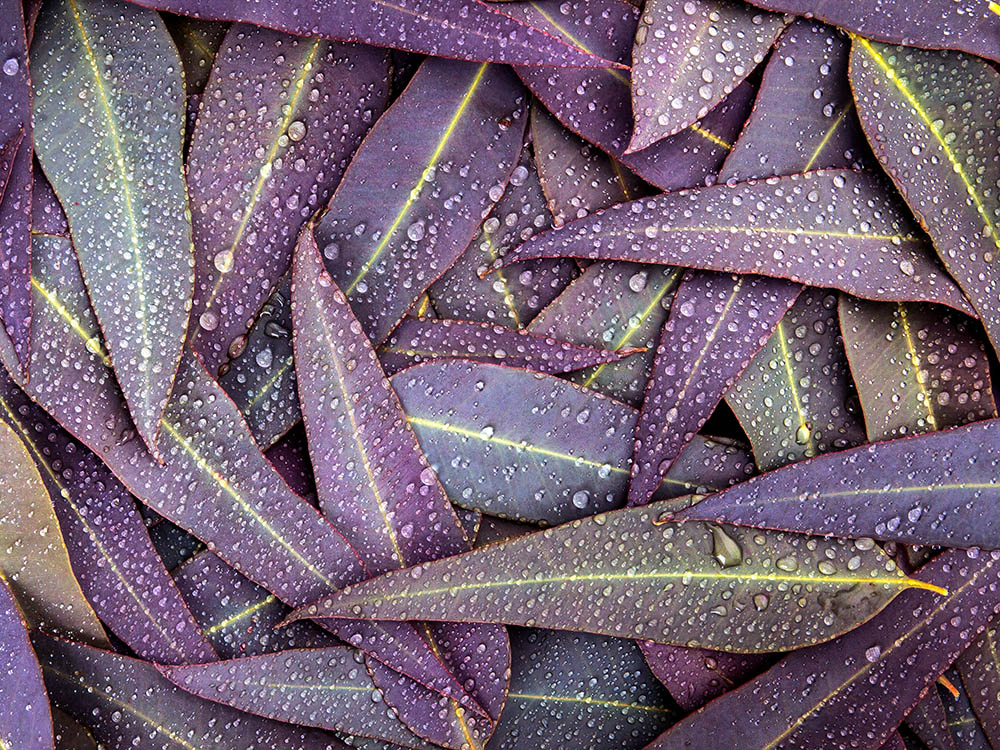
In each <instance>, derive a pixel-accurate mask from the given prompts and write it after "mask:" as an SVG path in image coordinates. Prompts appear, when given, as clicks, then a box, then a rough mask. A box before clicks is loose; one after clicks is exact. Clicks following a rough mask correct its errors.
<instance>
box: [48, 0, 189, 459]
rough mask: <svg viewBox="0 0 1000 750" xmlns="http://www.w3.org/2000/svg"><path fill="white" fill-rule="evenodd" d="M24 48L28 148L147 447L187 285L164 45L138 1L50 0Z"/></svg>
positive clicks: (177, 99)
mask: <svg viewBox="0 0 1000 750" xmlns="http://www.w3.org/2000/svg"><path fill="white" fill-rule="evenodd" d="M31 58H32V66H31V80H32V85H33V87H34V89H35V92H36V96H35V101H34V108H33V115H34V124H35V148H36V151H37V154H38V158H39V161H40V162H41V164H42V168H43V169H44V170H45V174H46V176H47V177H48V178H49V181H50V182H51V183H52V186H53V188H55V192H56V194H57V195H58V196H59V200H60V202H61V203H62V204H63V208H64V209H65V210H66V214H67V217H68V218H69V225H70V231H71V233H72V235H73V242H74V245H75V247H76V251H77V255H78V256H79V258H80V265H81V267H82V268H83V275H84V278H85V279H86V281H87V290H88V292H89V295H90V297H91V300H92V302H93V304H94V309H95V312H96V313H97V319H98V320H99V321H100V323H101V329H102V331H103V332H104V334H105V337H106V338H107V343H108V350H109V356H110V357H111V359H112V362H113V364H114V367H115V377H116V378H117V380H118V382H119V383H121V386H122V391H123V393H124V394H125V400H126V403H127V404H128V407H129V412H130V413H131V414H132V416H133V418H134V420H135V425H136V429H137V430H138V431H139V434H140V435H141V436H142V439H143V440H144V441H145V442H146V444H147V445H148V446H149V447H150V449H151V450H153V451H154V452H156V439H157V435H158V434H159V429H160V417H161V416H162V414H163V410H164V407H165V406H166V402H167V399H168V397H169V396H170V391H171V388H172V387H173V382H174V374H175V373H176V371H177V367H178V363H179V361H180V358H181V348H182V345H183V341H184V333H185V330H186V329H187V321H188V311H189V309H190V303H191V289H192V280H191V277H192V247H191V220H190V214H189V209H188V203H187V195H186V194H185V189H184V179H183V172H182V167H181V144H182V138H183V132H184V84H183V79H182V76H181V63H180V59H179V58H178V56H177V49H176V48H175V47H174V45H173V42H172V41H171V39H170V35H169V34H168V33H167V30H166V27H165V26H164V25H163V21H162V20H161V19H160V17H159V16H158V15H157V14H156V13H153V12H152V11H147V10H142V9H140V8H137V7H136V6H134V5H128V4H126V3H124V2H108V1H107V0H100V1H99V0H63V1H62V2H54V3H51V4H49V5H48V6H47V7H46V12H45V13H43V14H41V16H40V18H39V22H38V27H37V30H36V34H35V39H34V42H33V44H32V49H31ZM143 102H145V104H144V103H143ZM154 108H155V110H154ZM153 206H156V210H155V211H153V210H151V209H152V207H153Z"/></svg>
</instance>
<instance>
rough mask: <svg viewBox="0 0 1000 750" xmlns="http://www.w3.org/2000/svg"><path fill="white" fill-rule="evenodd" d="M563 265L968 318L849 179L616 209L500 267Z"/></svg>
mask: <svg viewBox="0 0 1000 750" xmlns="http://www.w3.org/2000/svg"><path fill="white" fill-rule="evenodd" d="M560 257H574V258H587V259H590V260H629V261H635V262H639V263H658V264H664V265H676V266H686V267H691V268H701V269H708V270H714V271H725V272H728V273H743V274H746V273H759V274H763V275H766V276H773V277H776V278H782V279H791V280H793V281H798V282H800V283H804V284H811V285H813V286H820V287H832V288H835V289H842V290H843V291H846V292H850V293H851V294H854V295H856V296H859V297H864V298H866V299H880V300H887V301H900V300H903V301H927V302H939V303H941V304H944V305H947V306H949V307H953V308H955V309H956V310H961V311H963V312H970V307H969V304H968V302H966V300H965V298H964V297H963V296H962V293H961V291H960V290H959V289H958V287H957V286H956V285H955V284H954V282H952V281H951V279H950V278H949V277H948V276H947V275H945V273H944V272H943V270H942V269H941V267H940V265H939V264H938V261H937V259H936V258H935V257H934V256H933V255H931V254H929V253H928V247H927V243H926V241H925V240H924V238H923V235H922V234H921V233H920V231H919V229H918V228H917V227H916V226H915V225H914V224H913V223H912V222H911V221H910V219H909V218H908V217H907V215H906V214H905V212H904V209H903V207H902V206H899V205H898V204H896V203H895V202H894V201H892V199H891V194H890V192H889V189H888V187H887V186H886V185H885V183H884V182H882V181H881V180H880V179H879V178H877V177H874V176H871V175H867V174H864V173H861V172H853V171H849V170H827V171H821V172H809V173H806V174H799V175H790V176H787V177H778V178H772V179H767V180H758V181H750V182H743V183H737V184H732V185H729V184H724V185H715V186H712V187H707V188H699V189H695V190H683V191H681V192H678V193H668V194H666V195H658V196H653V197H651V198H644V199H640V200H637V201H632V202H631V203H624V204H620V205H617V206H612V207H611V208H609V209H607V210H606V211H602V212H599V213H597V214H593V215H591V216H588V217H586V218H583V219H580V220H578V221H574V222H571V223H569V224H567V225H566V226H565V227H563V228H561V229H555V230H553V231H551V232H545V233H544V234H541V235H538V236H537V237H534V238H532V239H530V240H528V241H527V242H526V243H524V244H523V245H522V246H521V247H520V248H518V249H517V250H515V251H513V252H511V253H508V254H507V255H506V256H504V258H503V259H501V261H500V262H499V263H498V265H504V266H506V265H509V264H511V263H515V262H518V261H521V260H528V259H532V258H560Z"/></svg>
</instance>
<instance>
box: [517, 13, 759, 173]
mask: <svg viewBox="0 0 1000 750" xmlns="http://www.w3.org/2000/svg"><path fill="white" fill-rule="evenodd" d="M505 10H506V11H507V12H509V13H512V14H516V15H517V17H518V18H521V19H523V20H525V21H526V22H530V23H534V24H537V25H539V26H540V27H542V28H545V29H546V30H547V31H548V32H549V33H551V34H553V35H555V36H557V37H561V38H563V39H566V40H571V41H572V43H573V44H575V45H577V46H579V47H581V48H583V49H589V50H592V51H593V52H594V53H595V54H598V55H600V56H602V57H605V58H607V59H609V60H614V61H617V62H620V63H623V64H626V65H627V64H629V63H630V62H631V56H632V42H633V39H634V38H635V34H636V28H637V26H638V18H639V11H638V10H636V8H635V7H634V6H633V5H631V4H630V3H627V2H624V0H598V1H596V2H587V3H584V2H581V1H580V0H574V1H573V2H565V3H561V4H560V5H558V6H553V7H551V8H545V7H543V6H540V5H538V4H536V3H513V4H511V5H509V6H505ZM595 17H596V18H600V19H601V21H600V22H599V23H595V22H594V21H593V19H594V18H595ZM516 69H517V73H518V75H519V76H520V77H521V80H523V81H524V83H525V85H527V86H528V88H530V89H531V91H532V93H534V94H535V96H537V97H538V99H539V100H540V101H541V102H542V104H544V105H545V107H546V108H547V109H548V110H549V111H550V112H552V113H553V114H554V115H555V116H556V117H557V118H558V119H559V121H560V122H562V123H563V125H565V126H566V127H567V128H569V129H570V130H572V131H573V132H574V133H576V134H577V135H579V136H581V137H582V138H584V139H586V140H588V141H590V142H591V143H593V144H594V145H596V146H598V147H599V148H601V149H602V150H604V151H606V152H607V153H609V154H610V155H611V156H613V157H615V158H616V159H618V160H619V161H621V163H622V164H624V165H625V166H626V167H628V168H629V169H631V170H632V171H633V172H635V173H636V174H638V175H639V176H640V177H642V178H643V179H644V180H646V181H647V182H649V183H651V184H653V185H656V186H657V187H659V188H661V189H663V190H677V189H680V188H685V187H690V186H692V185H696V184H698V183H699V182H702V181H703V180H704V179H705V178H706V177H708V176H710V175H712V174H714V172H715V171H716V170H717V169H718V168H719V165H720V164H721V163H722V160H723V159H724V158H725V156H726V153H727V152H728V151H729V149H730V148H731V147H732V142H733V140H734V139H735V138H736V136H737V135H738V134H739V130H740V126H741V125H742V124H743V121H744V120H746V116H747V112H748V109H749V106H750V100H751V98H752V96H753V92H752V88H751V87H750V86H749V85H746V86H740V87H739V88H737V89H736V91H734V92H733V93H732V94H731V95H730V96H729V97H727V99H726V100H725V101H724V102H723V103H722V104H721V105H719V106H718V107H716V108H715V109H714V110H713V111H712V112H710V113H709V114H708V115H707V116H706V117H705V118H704V119H702V120H700V121H699V122H698V123H696V124H695V125H692V126H691V127H689V128H687V129H686V130H684V131H682V132H681V133H678V134H677V135H675V136H672V137H671V138H669V139H667V140H664V141H662V142H661V143H657V144H656V145H655V146H654V147H651V148H648V149H644V150H642V151H639V152H637V153H633V154H626V153H625V151H626V148H627V147H628V143H629V138H630V136H631V133H632V104H631V91H630V82H629V75H628V73H627V72H625V71H621V70H617V69H615V68H594V69H588V70H555V69H543V68H538V69H535V68H526V67H517V68H516Z"/></svg>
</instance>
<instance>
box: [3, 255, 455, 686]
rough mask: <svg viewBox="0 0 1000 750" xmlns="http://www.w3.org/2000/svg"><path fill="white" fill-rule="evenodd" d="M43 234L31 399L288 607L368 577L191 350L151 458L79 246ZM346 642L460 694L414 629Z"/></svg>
mask: <svg viewBox="0 0 1000 750" xmlns="http://www.w3.org/2000/svg"><path fill="white" fill-rule="evenodd" d="M37 239H39V240H40V242H39V243H37V244H36V246H35V260H36V261H37V262H36V264H35V267H36V270H35V272H34V273H35V274H36V275H35V276H34V278H33V284H34V285H35V289H36V291H37V293H38V294H37V296H36V298H35V303H36V309H37V311H38V312H37V314H36V315H35V316H34V318H33V320H34V321H36V324H35V327H34V335H33V337H32V346H33V347H34V349H33V361H32V374H31V380H30V383H31V385H30V386H29V387H28V393H29V395H30V396H31V397H32V398H33V399H34V400H36V401H37V402H38V403H39V404H40V405H41V406H42V407H43V408H45V409H46V410H47V411H48V412H49V413H50V414H52V415H53V416H54V417H55V418H56V420H57V421H59V422H60V424H62V425H63V427H65V428H66V429H67V430H68V431H69V432H70V433H71V434H73V435H74V436H75V437H76V438H77V439H78V440H80V441H81V442H82V443H84V445H86V446H88V447H89V448H90V449H91V450H93V451H94V452H95V453H96V454H97V455H98V457H100V458H101V460H102V461H104V462H105V463H106V464H107V465H108V466H109V468H110V469H111V470H112V472H114V473H115V475H116V476H117V477H118V479H119V480H120V481H121V482H122V483H123V484H124V485H125V486H126V487H127V488H128V490H129V491H130V492H132V493H133V494H134V495H136V496H137V497H138V498H139V499H140V500H142V501H143V502H144V503H145V504H147V505H148V506H150V507H151V508H153V509H154V510H156V511H157V512H158V513H160V514H161V515H163V516H165V517H166V518H168V519H169V520H171V521H173V522H174V523H176V524H177V525H179V526H181V527H182V528H184V529H185V530H187V531H189V532H191V533H192V534H194V535H195V536H197V537H198V538H199V539H201V540H202V541H204V542H205V543H206V544H208V545H209V546H211V547H212V549H213V550H214V551H215V552H216V553H217V554H219V555H220V556H221V557H222V558H223V559H225V560H226V562H227V563H229V564H230V565H232V566H233V567H235V568H236V569H237V570H240V571H241V572H242V573H244V575H246V576H247V577H249V578H251V579H252V580H254V581H256V582H258V583H260V584H262V585H264V586H265V587H267V588H268V589H269V590H271V591H272V592H273V593H275V594H276V595H278V596H279V597H280V598H282V599H283V600H284V601H286V602H288V603H290V604H293V605H298V604H304V603H306V602H307V601H311V600H312V599H314V598H315V597H316V596H318V595H321V594H322V593H324V592H326V591H329V590H332V589H337V588H339V587H340V586H342V585H344V584H345V583H347V582H348V581H350V580H359V579H361V578H363V577H364V576H365V571H364V568H363V565H362V564H361V562H360V560H359V559H358V557H357V553H356V552H355V550H354V549H353V548H352V547H351V546H350V545H349V544H348V543H347V541H346V540H345V539H344V537H343V536H342V535H341V534H340V533H339V532H338V531H337V530H336V529H335V528H333V526H331V525H330V524H329V522H327V521H326V520H325V519H324V518H323V517H322V516H320V514H319V513H318V512H317V511H316V510H315V509H314V508H312V507H311V506H310V505H309V504H308V503H307V502H305V501H304V500H303V499H302V498H300V497H298V496H297V495H295V494H294V493H293V492H292V491H291V490H289V488H288V486H287V485H286V484H285V483H284V481H283V480H282V479H281V477H280V475H278V473H277V472H276V471H275V470H274V468H273V467H272V466H271V464H270V463H269V462H268V461H267V460H266V459H265V458H264V456H263V455H262V454H261V453H260V450H259V449H258V448H257V446H256V444H255V443H254V441H253V438H252V437H251V435H250V433H249V431H248V430H247V428H246V426H245V424H244V422H243V421H242V419H241V418H240V415H239V412H238V411H237V410H236V407H235V406H234V405H233V403H232V402H231V401H229V399H228V398H227V397H226V396H225V393H224V392H223V391H222V389H221V388H219V387H218V385H217V384H216V383H215V381H214V380H212V379H211V378H210V377H209V376H208V374H207V373H206V372H205V370H204V368H203V367H202V366H201V364H200V363H199V362H198V361H197V359H196V357H195V356H194V355H193V354H191V353H190V351H188V353H187V354H186V355H185V357H184V359H183V360H182V369H181V377H180V378H179V379H178V381H177V382H178V386H177V389H176V390H175V393H174V397H173V400H172V401H171V402H170V404H169V405H168V407H167V409H166V410H165V412H164V416H163V418H162V420H161V425H162V427H163V430H162V435H163V437H162V441H163V443H162V446H161V448H162V452H163V455H164V456H165V457H166V458H167V461H166V463H165V464H160V463H159V462H157V461H156V460H155V459H154V458H153V457H152V456H151V455H150V454H149V453H148V451H147V450H146V449H145V447H144V446H143V445H142V443H141V442H140V441H138V440H136V439H135V432H134V427H133V425H132V422H131V420H130V418H129V415H128V412H127V411H126V409H125V406H124V403H123V400H122V396H121V393H120V392H119V391H118V389H117V387H116V385H115V382H114V379H113V377H112V374H111V371H110V369H109V358H108V356H107V354H106V353H105V351H104V349H103V348H102V345H101V341H100V338H99V336H98V328H97V324H96V322H95V321H94V318H93V315H92V313H91V312H90V309H89V306H88V303H87V295H86V291H85V289H84V287H83V282H82V280H81V278H80V272H79V267H78V266H77V264H76V259H75V258H74V257H73V250H72V247H71V246H70V244H69V243H68V242H67V241H66V240H65V239H63V238H59V237H49V236H46V237H39V238H37ZM6 359H7V360H9V359H10V357H9V356H8V357H7V358H6ZM79 404H86V409H81V408H78V406H79ZM249 540H254V541H253V543H250V541H249ZM338 635H340V636H341V637H343V638H344V639H345V640H349V641H351V642H352V643H355V645H357V646H358V647H360V648H363V649H365V650H366V651H371V652H372V653H375V654H377V655H378V658H380V659H383V660H386V661H388V662H390V663H392V664H393V666H394V667H395V668H398V669H400V670H403V671H404V672H406V673H407V674H409V675H411V676H416V677H417V679H421V680H423V681H424V682H425V683H426V684H429V685H432V686H435V687H437V688H439V689H440V690H441V691H444V692H446V693H455V692H456V691H457V690H458V689H459V688H457V687H456V686H455V684H454V683H455V681H454V678H453V677H452V676H451V675H450V674H449V673H448V672H447V671H446V670H445V669H444V668H443V666H442V665H441V663H440V661H439V660H438V659H437V657H436V656H435V655H434V654H433V653H432V652H431V651H430V649H429V648H428V647H426V646H425V645H424V644H423V641H422V640H421V639H420V638H419V636H418V635H417V633H416V631H414V630H413V629H412V628H410V627H409V626H407V625H396V624H392V623H389V624H386V625H384V626H383V625H379V624H369V623H352V624H350V625H349V626H345V628H343V629H341V630H339V631H338ZM352 639H353V640H352Z"/></svg>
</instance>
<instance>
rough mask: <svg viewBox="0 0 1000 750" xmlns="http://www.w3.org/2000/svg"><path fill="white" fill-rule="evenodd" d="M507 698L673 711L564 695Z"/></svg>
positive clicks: (511, 696) (524, 694) (510, 696)
mask: <svg viewBox="0 0 1000 750" xmlns="http://www.w3.org/2000/svg"><path fill="white" fill-rule="evenodd" d="M507 697H508V698H517V699H521V700H532V701H557V702H560V703H582V704H584V705H587V706H599V707H601V708H624V709H626V710H635V711H653V712H655V713H663V714H672V713H673V712H672V711H670V710H669V709H666V708H660V707H659V706H646V705H643V704H642V703H622V702H620V701H609V700H601V699H600V698H574V697H571V696H566V695H533V694H531V693H508V694H507Z"/></svg>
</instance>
